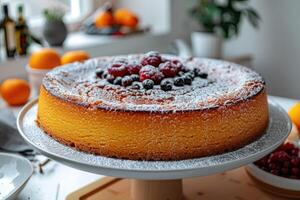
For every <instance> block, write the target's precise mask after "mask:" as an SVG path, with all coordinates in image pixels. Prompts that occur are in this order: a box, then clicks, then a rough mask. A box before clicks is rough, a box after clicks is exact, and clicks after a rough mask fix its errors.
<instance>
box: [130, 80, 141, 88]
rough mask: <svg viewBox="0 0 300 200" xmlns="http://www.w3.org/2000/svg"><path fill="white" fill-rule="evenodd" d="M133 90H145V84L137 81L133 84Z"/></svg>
mask: <svg viewBox="0 0 300 200" xmlns="http://www.w3.org/2000/svg"><path fill="white" fill-rule="evenodd" d="M131 88H132V89H135V90H139V89H142V88H143V84H142V83H141V82H138V81H135V82H133V83H132V84H131Z"/></svg>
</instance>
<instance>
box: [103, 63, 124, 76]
mask: <svg viewBox="0 0 300 200" xmlns="http://www.w3.org/2000/svg"><path fill="white" fill-rule="evenodd" d="M107 71H108V73H109V74H111V75H113V76H115V77H117V76H121V77H123V76H125V75H127V74H128V71H127V68H126V65H125V64H124V63H113V64H112V65H111V66H110V67H109V68H108V70H107Z"/></svg>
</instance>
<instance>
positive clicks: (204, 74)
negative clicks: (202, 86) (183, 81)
mask: <svg viewBox="0 0 300 200" xmlns="http://www.w3.org/2000/svg"><path fill="white" fill-rule="evenodd" d="M198 76H199V77H200V78H207V76H208V74H207V73H204V72H201V73H200V74H199V75H198Z"/></svg>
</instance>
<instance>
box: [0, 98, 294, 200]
mask: <svg viewBox="0 0 300 200" xmlns="http://www.w3.org/2000/svg"><path fill="white" fill-rule="evenodd" d="M270 98H271V99H272V100H274V101H275V102H277V103H278V104H279V105H280V106H282V107H283V108H284V109H285V110H288V109H289V108H290V107H291V106H292V105H293V104H294V103H295V102H297V100H293V99H288V98H283V97H275V96H270ZM0 105H1V102H0ZM2 107H3V102H2ZM0 109H1V106H0ZM12 110H13V112H14V114H15V115H17V113H18V112H19V110H20V108H12ZM43 169H44V174H40V173H39V172H35V173H34V174H33V176H32V177H31V179H30V180H29V182H28V184H27V185H26V187H25V188H24V190H23V191H22V192H21V193H20V195H19V197H18V198H17V199H18V200H21V199H22V200H29V199H30V200H40V199H47V200H57V199H59V200H62V199H65V197H66V196H67V195H68V194H69V193H70V192H72V191H74V190H77V189H79V188H80V187H83V186H85V185H87V184H88V183H91V182H92V181H95V180H97V179H99V178H101V177H103V176H101V175H96V174H91V173H88V172H84V171H80V170H76V169H73V168H70V167H67V166H65V165H62V164H60V163H57V162H55V161H51V162H50V163H48V164H47V165H46V166H45V167H44V168H43Z"/></svg>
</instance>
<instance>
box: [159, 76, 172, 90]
mask: <svg viewBox="0 0 300 200" xmlns="http://www.w3.org/2000/svg"><path fill="white" fill-rule="evenodd" d="M172 87H173V84H172V82H171V81H170V80H168V79H165V80H162V81H161V83H160V88H161V89H162V90H163V91H170V90H172Z"/></svg>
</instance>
